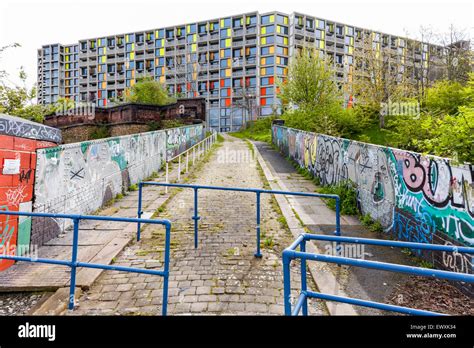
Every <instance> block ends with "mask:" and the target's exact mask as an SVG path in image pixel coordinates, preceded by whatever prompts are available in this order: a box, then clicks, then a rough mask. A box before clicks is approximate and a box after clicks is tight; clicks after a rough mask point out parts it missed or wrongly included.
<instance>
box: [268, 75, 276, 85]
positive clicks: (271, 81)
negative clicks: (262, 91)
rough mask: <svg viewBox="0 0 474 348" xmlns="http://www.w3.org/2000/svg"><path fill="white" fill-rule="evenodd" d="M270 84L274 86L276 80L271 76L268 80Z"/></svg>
mask: <svg viewBox="0 0 474 348" xmlns="http://www.w3.org/2000/svg"><path fill="white" fill-rule="evenodd" d="M268 82H270V84H271V85H273V84H274V83H275V78H274V77H273V76H270V77H269V78H268Z"/></svg>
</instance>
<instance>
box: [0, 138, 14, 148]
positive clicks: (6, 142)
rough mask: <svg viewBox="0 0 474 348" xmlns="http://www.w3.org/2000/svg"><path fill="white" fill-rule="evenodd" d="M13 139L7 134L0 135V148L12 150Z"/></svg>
mask: <svg viewBox="0 0 474 348" xmlns="http://www.w3.org/2000/svg"><path fill="white" fill-rule="evenodd" d="M13 139H14V137H11V136H9V135H0V149H2V150H3V149H5V150H13Z"/></svg>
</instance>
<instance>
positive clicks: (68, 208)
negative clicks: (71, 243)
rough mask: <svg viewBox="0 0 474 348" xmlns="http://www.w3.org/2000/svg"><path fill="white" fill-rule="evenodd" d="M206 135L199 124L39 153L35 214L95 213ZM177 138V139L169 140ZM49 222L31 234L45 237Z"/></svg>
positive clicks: (61, 226)
mask: <svg viewBox="0 0 474 348" xmlns="http://www.w3.org/2000/svg"><path fill="white" fill-rule="evenodd" d="M202 133H203V127H202V125H196V126H188V127H181V128H175V129H170V130H163V131H156V132H148V133H140V134H134V135H129V136H122V137H116V138H107V139H102V140H97V141H86V142H81V143H75V144H68V145H62V146H58V147H54V148H50V149H45V150H40V151H38V159H37V167H36V185H35V202H34V207H33V209H34V211H37V212H54V213H68V214H74V213H76V214H86V213H91V212H93V211H95V210H97V209H99V208H100V207H102V206H103V205H104V204H105V203H106V202H107V201H109V200H110V199H112V198H113V197H115V196H116V195H117V194H120V193H122V192H123V191H124V190H126V189H127V188H128V187H129V186H130V185H131V184H135V183H137V182H139V181H140V180H142V179H144V178H146V177H148V176H150V175H151V174H152V173H153V172H156V171H158V170H160V168H161V167H162V164H163V163H164V161H165V160H166V156H167V153H168V152H169V151H181V150H183V151H184V150H185V149H186V147H187V146H188V145H190V144H193V143H195V142H197V141H199V140H200V139H201V137H202ZM175 134H179V136H176V137H175V138H173V140H172V141H169V137H170V136H173V137H174V135H175ZM170 144H172V146H170ZM35 220H36V219H35ZM45 223H49V224H51V223H52V222H51V221H49V222H45V221H41V223H35V221H33V233H34V234H36V233H41V232H42V231H43V230H44V229H45ZM69 224H70V221H64V222H63V221H61V222H56V223H55V226H54V228H55V229H56V230H57V231H58V232H59V231H60V230H63V229H64V228H66V227H68V226H69Z"/></svg>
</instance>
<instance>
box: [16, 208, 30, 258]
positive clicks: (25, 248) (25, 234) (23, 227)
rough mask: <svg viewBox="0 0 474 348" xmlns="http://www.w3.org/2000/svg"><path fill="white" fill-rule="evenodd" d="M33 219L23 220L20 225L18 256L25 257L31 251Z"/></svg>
mask: <svg viewBox="0 0 474 348" xmlns="http://www.w3.org/2000/svg"><path fill="white" fill-rule="evenodd" d="M30 240H31V217H29V218H25V219H23V221H22V222H20V223H19V224H18V241H17V245H18V256H23V255H25V254H26V253H28V252H29V250H30Z"/></svg>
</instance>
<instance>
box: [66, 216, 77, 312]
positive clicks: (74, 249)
mask: <svg viewBox="0 0 474 348" xmlns="http://www.w3.org/2000/svg"><path fill="white" fill-rule="evenodd" d="M73 223H74V231H73V237H72V257H71V281H70V285H69V286H70V287H69V306H68V308H69V310H71V311H72V310H74V302H75V301H74V292H75V290H76V269H77V248H78V243H79V219H78V218H74V219H73Z"/></svg>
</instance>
